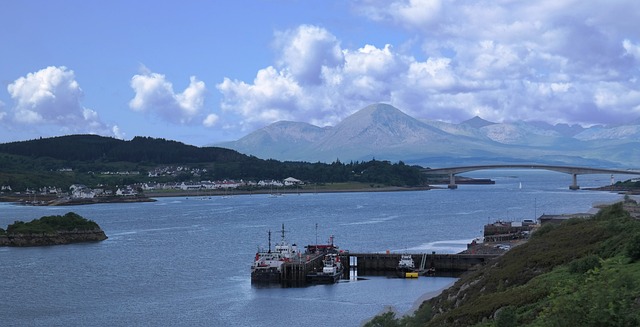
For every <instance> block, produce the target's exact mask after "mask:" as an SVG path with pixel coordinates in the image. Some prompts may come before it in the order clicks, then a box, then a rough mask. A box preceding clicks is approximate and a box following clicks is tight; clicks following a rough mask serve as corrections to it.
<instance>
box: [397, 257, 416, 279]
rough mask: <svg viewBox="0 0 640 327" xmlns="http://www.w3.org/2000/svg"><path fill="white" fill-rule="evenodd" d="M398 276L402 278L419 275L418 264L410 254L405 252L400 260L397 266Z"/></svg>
mask: <svg viewBox="0 0 640 327" xmlns="http://www.w3.org/2000/svg"><path fill="white" fill-rule="evenodd" d="M396 270H397V272H398V276H399V277H402V278H406V277H417V275H418V272H417V270H416V264H415V262H414V261H413V258H412V257H411V255H410V254H403V255H401V256H400V261H398V267H397V268H396Z"/></svg>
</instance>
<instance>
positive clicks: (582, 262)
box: [569, 254, 602, 274]
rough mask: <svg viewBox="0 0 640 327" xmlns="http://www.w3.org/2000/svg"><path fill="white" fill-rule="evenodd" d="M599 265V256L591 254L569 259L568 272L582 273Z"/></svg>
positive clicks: (600, 265)
mask: <svg viewBox="0 0 640 327" xmlns="http://www.w3.org/2000/svg"><path fill="white" fill-rule="evenodd" d="M600 267H602V264H601V263H600V257H598V256H597V255H595V254H591V255H588V256H586V257H583V258H580V259H576V260H573V261H571V263H569V272H570V273H572V274H584V273H586V272H587V271H589V270H591V269H594V268H600Z"/></svg>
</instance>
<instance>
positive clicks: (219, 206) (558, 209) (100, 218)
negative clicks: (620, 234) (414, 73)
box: [0, 170, 621, 326]
mask: <svg viewBox="0 0 640 327" xmlns="http://www.w3.org/2000/svg"><path fill="white" fill-rule="evenodd" d="M466 175H467V176H475V177H491V178H494V179H495V180H496V181H497V184H496V185H484V186H464V185H463V186H460V188H459V189H457V190H455V191H451V190H431V191H420V192H396V193H346V194H304V195H296V194H288V195H285V196H282V197H278V198H271V197H268V196H266V195H252V196H249V195H247V196H232V197H229V198H221V197H214V198H210V199H201V198H160V199H159V201H158V202H154V203H139V204H105V205H92V206H78V207H23V206H15V205H10V204H0V226H2V227H6V226H7V225H8V224H9V223H12V222H13V221H14V220H31V219H34V218H39V217H41V216H45V215H52V214H64V213H66V212H68V211H74V212H77V213H79V214H80V215H82V216H84V217H86V218H89V219H92V220H94V221H96V222H97V223H98V224H100V226H101V227H102V228H103V229H104V230H105V232H106V234H107V235H108V236H109V239H108V240H106V241H104V242H100V243H91V244H74V245H64V246H51V247H37V248H0V299H1V302H0V319H1V321H2V323H1V324H2V325H3V326H18V325H28V326H62V325H65V326H66V325H74V326H86V325H92V326H107V325H108V326H131V325H148V326H157V325H184V326H274V325H285V326H286V325H290V326H329V325H341V326H358V325H360V324H361V323H362V322H363V321H365V320H366V319H368V318H370V317H372V316H374V315H375V314H377V313H380V312H381V311H382V310H384V309H385V308H386V307H387V306H389V305H391V306H393V307H394V308H395V309H396V310H398V311H399V312H406V311H407V310H409V309H410V308H411V307H412V306H413V305H414V304H415V302H416V300H417V299H418V298H419V297H420V296H421V295H422V294H424V293H427V292H430V291H433V290H438V289H440V288H442V287H444V286H445V285H448V284H449V283H451V282H452V281H453V279H451V278H422V277H421V278H420V279H418V280H403V279H388V278H384V277H372V278H369V279H367V280H351V281H343V282H340V283H339V284H336V285H318V286H310V287H305V288H287V289H282V288H257V287H253V286H252V285H251V283H250V281H249V266H250V264H251V261H252V259H253V257H254V254H255V251H256V249H257V246H266V244H267V230H269V229H271V230H272V231H274V232H275V231H277V230H279V228H280V225H281V224H282V223H284V224H285V228H286V230H287V231H288V234H287V238H288V240H289V241H290V242H297V243H298V245H299V246H304V245H306V244H309V243H315V242H316V229H315V225H316V223H317V224H318V233H317V235H318V241H319V242H321V243H322V242H325V241H326V240H327V238H328V236H329V235H335V242H336V243H337V244H338V245H339V246H340V247H341V248H342V249H349V250H351V251H372V252H374V251H375V252H384V251H386V250H390V251H411V252H423V251H424V252H427V251H428V252H430V251H436V252H439V253H454V252H457V251H460V250H462V249H464V247H465V244H466V243H467V242H469V241H470V240H471V239H473V238H474V237H477V236H480V234H481V231H482V226H483V225H484V224H485V223H487V222H488V221H493V220H496V219H512V220H521V219H524V218H529V219H530V218H533V217H535V216H536V215H537V216H539V215H541V214H542V213H568V212H584V211H588V210H589V209H590V207H591V206H592V204H593V203H594V202H607V201H613V200H616V199H620V198H621V196H619V195H616V194H611V193H604V192H590V191H582V190H581V191H569V190H568V186H569V184H570V182H571V181H570V176H569V175H565V174H560V173H553V172H545V171H519V170H503V171H498V170H495V171H488V172H487V171H485V172H476V173H469V174H466ZM520 183H522V188H520ZM608 183H609V176H608V175H592V176H581V177H579V184H580V185H581V186H582V187H588V186H600V185H606V184H608ZM274 236H276V234H275V233H274ZM274 239H275V237H274Z"/></svg>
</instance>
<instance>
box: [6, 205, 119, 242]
mask: <svg viewBox="0 0 640 327" xmlns="http://www.w3.org/2000/svg"><path fill="white" fill-rule="evenodd" d="M106 239H107V235H106V234H105V233H104V231H103V230H102V229H101V228H100V226H98V224H97V223H95V222H94V221H91V220H88V219H86V218H83V217H81V216H80V215H78V214H76V213H74V212H69V213H67V214H65V215H64V216H46V217H42V218H40V219H34V220H32V221H30V222H26V223H25V222H23V221H16V222H14V223H13V224H10V225H9V226H8V227H7V229H6V230H4V229H2V228H0V246H45V245H58V244H69V243H79V242H95V241H103V240H106Z"/></svg>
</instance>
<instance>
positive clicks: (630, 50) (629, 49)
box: [622, 39, 640, 61]
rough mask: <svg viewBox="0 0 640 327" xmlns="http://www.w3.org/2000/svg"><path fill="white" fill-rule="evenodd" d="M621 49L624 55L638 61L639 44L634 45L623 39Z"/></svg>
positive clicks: (639, 56)
mask: <svg viewBox="0 0 640 327" xmlns="http://www.w3.org/2000/svg"><path fill="white" fill-rule="evenodd" d="M622 47H623V48H624V50H625V51H626V54H628V55H630V56H632V57H633V58H635V59H636V60H638V61H640V44H634V43H633V42H631V41H629V40H628V39H624V41H622Z"/></svg>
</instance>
